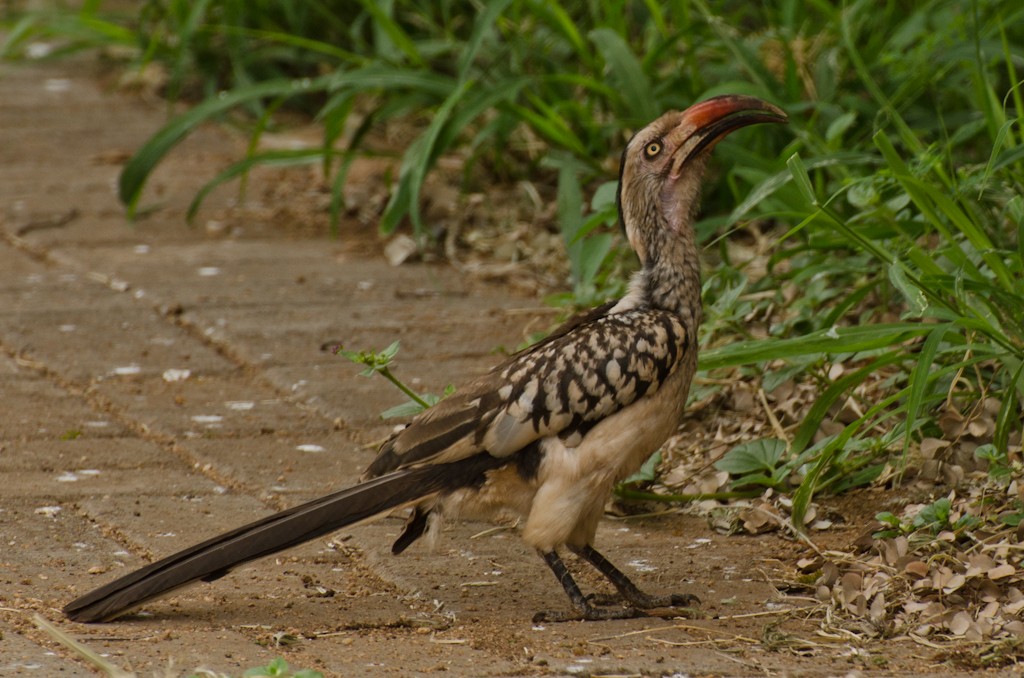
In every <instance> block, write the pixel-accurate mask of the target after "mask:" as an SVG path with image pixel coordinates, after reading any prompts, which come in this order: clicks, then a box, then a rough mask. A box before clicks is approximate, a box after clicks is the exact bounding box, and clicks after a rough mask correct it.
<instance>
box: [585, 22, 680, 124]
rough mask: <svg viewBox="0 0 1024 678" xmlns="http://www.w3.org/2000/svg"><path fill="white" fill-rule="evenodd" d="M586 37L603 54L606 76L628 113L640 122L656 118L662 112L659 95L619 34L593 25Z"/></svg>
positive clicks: (644, 122) (643, 122)
mask: <svg viewBox="0 0 1024 678" xmlns="http://www.w3.org/2000/svg"><path fill="white" fill-rule="evenodd" d="M589 37H590V41H591V42H593V43H594V45H595V46H596V47H597V50H598V52H600V53H601V56H602V57H603V58H604V61H605V64H607V66H608V70H609V79H610V80H611V81H612V84H613V85H615V86H616V89H617V90H618V92H619V96H620V97H621V100H622V102H623V103H624V104H625V105H626V106H627V107H629V111H630V113H631V115H632V116H633V117H634V118H635V119H636V120H637V121H640V122H641V123H642V124H646V123H648V122H650V121H651V120H654V119H655V118H657V117H658V116H659V115H660V114H661V112H662V111H661V110H660V109H659V106H658V98H657V97H656V96H654V93H653V91H652V90H651V82H650V80H649V79H648V78H647V74H646V73H644V70H643V67H642V66H641V65H640V62H639V61H638V60H637V58H636V56H635V55H634V54H633V52H632V51H631V50H630V47H629V45H628V44H627V43H626V41H625V40H623V39H622V36H620V35H619V34H618V33H616V32H615V31H613V30H612V29H610V28H596V29H594V30H592V31H591V32H590V34H589Z"/></svg>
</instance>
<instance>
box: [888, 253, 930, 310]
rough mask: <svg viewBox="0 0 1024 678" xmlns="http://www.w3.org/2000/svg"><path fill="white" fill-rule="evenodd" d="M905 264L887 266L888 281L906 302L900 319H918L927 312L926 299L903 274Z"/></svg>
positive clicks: (898, 262)
mask: <svg viewBox="0 0 1024 678" xmlns="http://www.w3.org/2000/svg"><path fill="white" fill-rule="evenodd" d="M905 267H906V264H905V263H903V262H902V261H899V260H897V261H894V262H893V263H892V264H890V265H889V280H890V281H891V282H892V284H893V285H894V286H895V287H896V289H898V290H899V291H900V294H902V295H903V300H904V301H905V302H907V310H906V311H904V312H903V314H902V315H901V316H900V317H901V318H920V317H921V316H923V315H924V312H925V311H926V310H928V299H927V297H925V295H924V292H923V291H922V290H921V288H920V287H919V286H918V285H916V284H914V283H912V282H911V281H910V279H909V278H908V277H907V274H906V272H905V270H904V269H905Z"/></svg>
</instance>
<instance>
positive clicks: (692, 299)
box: [619, 223, 701, 332]
mask: <svg viewBox="0 0 1024 678" xmlns="http://www.w3.org/2000/svg"><path fill="white" fill-rule="evenodd" d="M651 235H652V236H653V237H654V241H653V242H651V243H650V246H649V247H647V248H646V254H647V256H646V257H645V259H644V261H643V264H642V268H641V269H640V270H639V271H637V273H636V274H635V275H634V276H633V279H632V281H631V282H630V286H629V293H628V294H627V295H626V296H625V297H624V298H623V300H622V302H620V304H619V306H621V307H622V308H623V309H624V308H637V307H646V308H656V309H660V310H664V311H669V312H671V313H675V314H676V315H678V316H679V317H680V318H681V319H682V321H683V325H684V326H685V327H687V328H690V330H691V331H692V332H696V331H697V326H698V325H699V324H700V321H701V299H700V298H701V295H700V292H701V281H700V261H699V259H698V255H697V242H696V234H695V233H694V230H693V227H692V226H691V225H690V224H689V223H684V224H681V225H679V226H677V227H675V228H672V227H666V228H655V229H653V231H652V232H651Z"/></svg>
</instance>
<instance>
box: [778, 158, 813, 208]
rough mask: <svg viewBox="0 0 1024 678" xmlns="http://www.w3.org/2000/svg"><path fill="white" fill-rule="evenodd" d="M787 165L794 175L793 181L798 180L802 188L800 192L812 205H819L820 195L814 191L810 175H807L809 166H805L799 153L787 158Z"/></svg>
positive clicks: (798, 185)
mask: <svg viewBox="0 0 1024 678" xmlns="http://www.w3.org/2000/svg"><path fill="white" fill-rule="evenodd" d="M786 167H788V168H789V173H790V175H791V176H792V177H793V181H795V182H796V187H797V188H799V189H800V194H801V195H803V197H804V199H805V200H806V201H807V202H809V203H810V204H811V205H813V206H815V207H818V196H817V195H816V194H815V193H814V187H813V186H812V185H811V179H810V177H808V176H807V168H806V167H805V166H804V161H803V160H801V159H800V156H799V155H798V154H796V153H794V154H793V155H791V156H789V159H788V160H786Z"/></svg>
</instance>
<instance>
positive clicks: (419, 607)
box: [0, 61, 949, 676]
mask: <svg viewBox="0 0 1024 678" xmlns="http://www.w3.org/2000/svg"><path fill="white" fill-rule="evenodd" d="M99 83H100V81H99V80H98V79H97V78H96V77H94V74H93V73H92V72H91V70H90V66H89V62H88V61H84V62H59V63H55V64H41V65H29V66H10V65H5V66H2V67H0V130H2V131H0V136H2V139H3V141H2V143H0V177H2V179H0V391H2V402H3V413H4V414H3V417H2V418H0V478H2V480H3V488H2V490H0V497H2V500H0V543H2V545H3V546H2V551H0V675H38V676H53V675H91V673H92V669H91V668H90V667H89V666H87V665H86V664H85V663H83V662H82V661H81V660H79V659H77V658H75V657H74V656H72V655H71V654H70V653H69V652H68V651H67V650H66V649H64V648H62V647H60V646H58V645H57V644H56V643H54V642H53V641H52V640H51V639H50V638H49V637H48V636H46V635H45V634H44V633H42V632H41V631H39V630H38V629H36V628H35V627H34V626H33V625H32V623H31V615H32V614H33V613H35V612H38V613H40V614H41V615H42V616H44V617H46V618H48V619H49V620H51V621H53V622H55V623H57V624H59V625H60V626H61V627H62V628H63V629H64V630H65V631H67V632H68V633H70V634H71V635H72V636H74V637H75V638H77V639H79V640H81V641H83V642H85V643H86V644H88V645H89V646H90V647H92V648H93V649H95V650H96V651H98V652H100V653H103V654H105V655H108V656H109V657H110V658H111V659H112V660H113V661H115V662H116V663H118V664H119V665H120V666H122V667H123V668H131V669H133V670H136V671H139V672H140V673H141V674H143V675H152V673H153V672H154V671H155V670H159V669H162V668H164V667H167V666H168V665H172V664H173V665H174V666H176V667H178V668H179V669H184V670H188V669H192V668H195V667H198V666H205V667H209V668H211V669H215V670H217V671H222V672H225V673H229V674H232V675H238V674H240V673H241V672H242V671H243V670H244V669H246V668H249V667H253V666H258V665H263V664H266V663H267V662H268V661H269V660H271V659H272V658H274V657H275V656H283V657H285V658H286V659H287V660H288V661H289V662H290V663H291V664H292V665H293V666H294V667H302V668H313V669H318V670H320V671H322V672H324V673H325V674H326V675H332V676H343V675H349V676H351V675H365V676H377V675H400V676H410V675H425V674H432V673H444V672H446V673H447V674H448V675H460V676H461V675H473V676H509V675H565V674H574V675H645V676H646V675H675V674H678V675H789V676H824V675H845V674H847V673H849V672H851V671H857V672H864V673H871V674H895V675H920V674H922V673H926V672H932V671H937V672H943V673H946V674H947V675H949V671H948V670H944V669H943V667H941V666H936V665H933V663H932V662H931V660H930V659H929V652H928V651H927V649H925V648H920V647H916V646H908V645H906V644H903V645H900V644H892V643H891V644H886V643H882V642H880V643H875V644H873V645H868V646H861V645H856V644H854V643H853V640H852V639H846V638H827V637H823V636H818V635H816V634H815V630H816V629H817V622H815V621H810V622H808V621H805V620H803V619H802V616H801V615H800V614H793V613H792V611H793V610H798V609H800V608H801V607H803V606H804V605H806V604H807V602H806V601H802V600H800V599H797V598H787V597H784V596H782V595H781V594H780V593H779V592H778V591H777V590H776V588H775V587H774V586H772V584H771V583H769V582H771V581H773V580H775V579H777V578H785V577H787V576H789V577H792V576H793V572H794V569H793V564H794V562H795V561H796V559H797V558H799V557H800V556H801V555H804V554H805V553H806V551H805V549H804V547H802V546H800V545H798V544H794V543H793V542H790V541H788V540H786V539H784V538H783V537H782V536H779V535H764V536H758V537H749V536H731V537H730V536H723V535H719V534H716V533H714V532H713V531H712V530H710V529H709V528H708V526H707V524H706V522H705V521H704V520H702V519H699V518H695V517H690V516H686V515H683V514H672V515H668V516H663V517H660V518H647V519H632V520H611V519H609V520H607V521H605V523H604V524H603V526H602V528H601V531H600V533H599V546H600V547H601V548H602V550H604V551H605V552H606V553H607V554H608V555H609V556H610V557H611V558H612V559H613V560H615V561H616V562H618V563H620V564H622V566H623V567H624V569H625V570H626V571H627V572H629V573H630V574H632V575H634V576H635V577H636V579H637V581H638V582H641V583H642V584H643V585H644V586H645V587H647V588H648V589H651V590H655V591H658V590H680V591H685V592H690V593H695V594H697V595H698V596H700V597H701V599H702V600H703V601H704V605H703V612H704V615H705V616H704V617H703V618H700V619H683V618H648V619H637V620H630V621H617V622H607V623H592V624H582V623H568V624H556V625H545V626H539V625H533V624H532V623H531V622H530V619H531V617H532V615H533V613H534V612H535V611H536V610H538V609H543V608H552V607H561V606H563V605H564V604H565V600H564V597H563V594H562V592H561V590H560V587H559V586H558V584H557V583H556V581H555V580H554V578H553V577H552V576H551V575H550V573H549V572H548V570H547V568H546V567H545V565H544V564H543V563H542V562H541V560H540V559H539V558H537V557H536V555H534V554H533V553H531V552H530V551H529V549H527V548H526V547H524V546H523V545H522V544H521V542H519V541H518V539H517V538H516V537H515V534H514V532H510V531H498V532H491V533H488V534H485V535H483V536H480V533H481V532H482V531H484V530H485V529H486V528H487V527H488V526H487V525H480V524H468V525H454V526H451V527H450V529H448V530H447V531H446V533H445V534H444V535H442V538H441V540H440V541H439V543H438V544H437V546H436V548H435V549H434V550H433V551H430V550H429V549H427V548H425V547H423V546H421V545H417V546H415V547H414V548H413V549H410V551H409V552H407V553H406V554H404V555H402V556H401V557H397V558H396V557H391V556H390V554H389V547H390V544H391V541H392V540H393V538H394V537H395V535H396V534H397V532H398V530H399V529H400V526H401V523H400V521H399V520H398V519H386V520H383V521H381V522H379V523H377V524H375V525H370V526H365V527H361V528H358V529H352V530H347V531H343V532H342V533H339V534H336V535H334V536H333V538H332V539H331V540H326V539H325V540H319V541H316V542H314V543H310V544H307V545H305V546H303V547H300V548H297V549H295V550H293V551H291V552H288V553H286V554H282V555H281V556H280V557H278V558H276V559H268V560H264V561H261V562H258V563H255V564H253V565H250V566H248V567H246V568H244V569H242V570H240V571H237V572H235V573H233V574H231V575H229V576H228V577H226V578H224V579H222V580H220V581H218V582H216V583H214V584H210V585H201V586H197V587H193V588H191V589H187V590H184V591H182V592H180V593H179V594H178V595H177V596H175V597H173V598H169V599H166V600H163V601H159V602H155V603H152V604H151V605H149V606H147V607H146V609H145V612H144V613H143V614H140V615H136V616H134V617H129V618H126V619H124V620H122V621H118V622H116V623H111V624H103V625H81V624H73V623H70V622H67V621H66V620H64V619H63V617H62V615H61V613H60V611H59V610H60V607H61V606H62V605H63V604H64V603H66V602H67V601H69V600H70V599H72V598H74V597H75V596H77V595H79V594H82V593H84V592H86V591H88V590H90V589H92V588H93V587H95V586H97V585H100V584H102V583H104V582H106V581H108V580H110V579H112V578H114V577H115V576H116V575H119V574H122V573H125V572H127V571H128V570H129V569H130V568H134V567H136V566H139V565H142V564H144V563H146V562H148V561H150V560H151V559H153V558H154V557H159V556H162V555H165V554H167V553H169V552H171V551H173V550H175V549H177V548H179V547H184V546H186V545H189V544H190V543H193V542H195V541H199V540H201V539H204V538H206V537H209V536H211V535H213V534H215V533H217V532H220V531H223V530H226V529H228V528H231V527H235V526H237V525H239V524H241V523H244V522H248V521H250V520H252V519H254V518H256V517H258V516H260V515H264V514H266V513H268V512H270V511H272V510H275V509H278V508H281V507H284V506H288V505H292V504H295V503H298V502H300V501H303V500H305V499H308V498H311V497H314V496H316V495H318V494H321V493H324V492H326V491H328V490H331V489H334V488H337V487H339V486H343V485H345V484H347V483H350V482H351V481H353V480H354V479H355V478H356V477H357V476H358V474H359V472H360V471H361V469H362V468H363V467H364V466H365V464H366V463H367V462H368V461H369V460H370V459H371V458H372V456H373V443H374V442H375V441H379V440H380V439H381V438H382V437H384V436H385V435H386V434H387V432H388V430H389V426H388V425H387V424H384V423H382V422H381V421H380V419H379V418H378V413H379V412H380V411H381V410H383V409H385V408H386V407H389V406H391V405H394V404H397V403H398V402H399V401H400V400H401V397H400V396H399V395H398V394H397V392H396V391H394V390H393V389H392V388H391V387H390V386H389V385H388V384H386V383H385V382H384V381H383V380H379V379H365V378H361V377H359V376H357V372H358V369H356V368H355V367H354V366H353V365H351V364H349V363H348V362H346V361H345V360H343V359H341V358H339V357H336V356H333V355H331V354H329V353H324V352H322V351H321V350H320V346H321V344H323V343H324V342H326V341H332V340H341V341H343V342H344V343H345V344H346V345H347V346H349V347H352V348H360V349H361V348H382V347H384V346H386V345H387V344H389V343H390V342H391V341H393V340H394V339H396V338H398V339H401V340H402V352H401V354H400V360H399V363H398V367H397V370H398V372H399V374H400V375H404V376H405V377H407V378H408V377H411V376H412V375H416V376H418V377H419V379H420V382H419V384H418V387H419V388H422V389H423V390H430V391H435V392H439V391H440V390H441V389H443V388H444V386H445V385H446V384H448V383H449V382H456V383H457V382H459V381H461V380H463V379H465V378H466V377H467V376H471V375H474V374H477V373H479V372H481V371H483V370H485V369H486V368H487V367H488V366H490V365H491V364H493V363H494V362H495V361H496V360H497V357H496V355H495V354H496V353H497V352H498V351H499V350H500V349H501V348H503V347H514V346H515V345H517V344H519V343H520V342H521V341H522V340H523V337H524V334H523V328H524V327H526V326H528V325H529V324H530V323H531V322H540V323H545V322H547V321H548V319H550V317H551V316H550V313H549V311H548V310H547V309H545V308H544V307H543V304H542V303H541V302H540V301H539V300H538V299H535V298H526V297H522V296H519V295H518V294H517V293H515V292H514V291H510V287H509V286H508V285H506V284H500V283H485V282H481V281H479V280H476V279H473V278H472V277H467V276H464V275H460V274H459V273H458V272H457V271H455V270H453V269H452V268H450V267H446V266H443V265H427V264H411V265H404V266H401V267H391V266H389V265H388V264H387V263H385V261H384V259H383V258H382V257H381V256H380V246H379V245H378V244H377V243H376V240H375V237H374V235H373V234H365V233H363V234H361V235H354V234H352V233H351V232H350V230H351V228H347V229H343V233H342V236H341V237H340V238H338V239H329V238H325V237H323V236H319V235H314V236H302V235H300V234H301V233H302V228H301V225H295V224H280V223H272V222H273V220H272V219H271V220H262V221H261V220H258V219H254V220H253V222H252V223H243V224H241V225H240V227H238V226H239V225H238V224H232V228H231V229H228V231H229V232H228V233H227V234H225V233H224V232H222V231H220V230H219V229H217V228H206V225H207V224H206V222H205V221H204V218H202V217H201V218H200V220H199V225H198V226H197V227H194V228H190V227H188V226H186V225H185V224H184V220H183V213H184V209H185V207H186V206H187V204H188V201H189V200H190V199H191V197H192V195H193V193H194V191H195V190H196V189H197V188H198V187H199V186H200V185H201V184H202V182H203V180H204V179H206V178H209V177H210V176H212V175H213V174H214V172H215V171H216V169H217V168H220V167H223V166H224V165H225V164H226V163H227V162H228V161H229V160H230V159H231V158H232V157H234V155H235V154H236V153H238V152H239V149H240V148H241V143H242V142H241V141H240V140H239V139H237V138H234V137H232V136H231V135H230V134H229V133H227V132H226V131H224V130H221V129H218V128H214V127H211V128H208V129H204V130H202V131H200V132H199V133H197V134H196V135H194V136H193V137H191V138H190V139H189V140H188V141H187V143H186V144H184V145H183V146H182V147H181V148H180V149H178V150H177V151H176V152H175V153H174V154H173V156H172V157H171V158H170V160H169V161H168V162H167V163H166V164H165V165H163V166H162V167H161V169H160V170H159V172H158V173H157V175H156V176H155V177H154V178H153V180H152V181H151V182H150V185H149V187H148V189H147V194H146V198H145V200H144V203H145V205H147V206H152V207H153V208H154V209H152V210H148V211H146V212H145V216H144V218H142V219H140V220H139V221H137V222H136V223H135V224H129V223H127V222H126V220H125V217H124V213H123V209H122V208H121V207H120V205H119V204H118V203H117V201H116V198H115V183H116V178H117V176H118V172H119V170H120V167H121V164H122V163H123V161H124V160H125V159H126V158H127V157H128V155H130V153H131V152H132V151H133V150H134V149H135V148H137V146H138V145H139V144H140V143H141V142H143V141H144V140H145V139H146V138H147V137H148V136H149V135H150V134H151V133H153V132H154V131H155V130H156V129H158V128H159V127H160V125H161V124H162V123H163V122H164V120H165V117H164V109H163V108H162V104H161V103H160V102H153V103H152V104H147V103H144V102H143V101H142V100H140V99H139V98H137V97H128V96H125V95H121V94H116V93H112V92H109V91H106V89H105V88H104V87H103V86H102V85H100V84H99ZM266 180H267V179H266V178H264V181H266ZM236 195H237V194H235V193H233V192H231V191H225V192H222V193H218V194H216V195H215V196H214V198H213V199H212V201H211V209H213V210H215V209H217V208H218V207H221V208H223V207H225V206H226V205H228V203H229V202H230V201H231V200H232V199H234V198H235V196H236ZM252 195H257V196H258V195H259V192H258V191H256V190H254V191H253V192H252ZM253 199H254V200H255V199H256V198H253ZM295 199H296V200H301V199H303V196H302V195H301V194H299V195H296V196H295ZM271 212H272V210H271ZM213 226H215V225H213ZM236 227H238V228H236ZM168 370H177V371H179V372H177V373H176V374H177V375H179V376H180V375H182V374H183V372H180V371H181V370H188V373H189V376H188V378H185V379H180V380H174V379H173V376H172V375H173V374H175V373H171V372H167V371H168ZM857 505H858V502H850V504H849V506H850V507H855V506H857ZM860 508H861V509H862V513H864V514H866V515H870V514H871V510H870V509H871V507H870V506H867V507H865V506H863V505H861V506H860ZM850 511H851V512H852V513H854V514H855V515H852V516H850V521H851V522H850V524H849V527H848V528H847V529H846V530H845V531H844V530H837V531H836V532H835V533H834V534H832V535H831V537H830V538H832V539H834V540H836V541H837V543H843V540H849V539H850V538H852V535H853V534H855V533H856V532H857V528H858V525H857V521H858V520H862V519H863V518H864V515H860V516H857V515H856V510H855V509H853V508H851V509H850ZM846 543H848V541H847V542H846ZM579 572H580V579H581V581H582V583H583V584H584V585H585V586H587V587H594V586H599V585H600V582H598V581H597V579H596V578H595V577H593V576H591V575H590V574H588V573H587V572H586V571H584V570H579ZM787 634H793V635H794V636H796V637H799V638H803V639H806V641H807V642H803V641H801V642H799V643H787V642H775V641H771V640H770V639H773V638H774V639H776V641H777V640H778V639H779V638H785V637H787ZM282 641H283V642H282Z"/></svg>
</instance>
